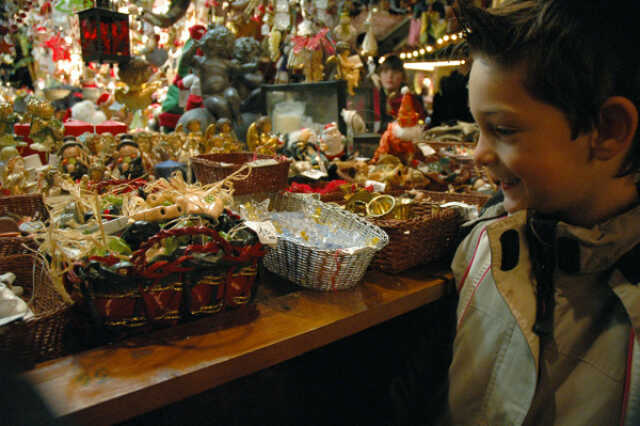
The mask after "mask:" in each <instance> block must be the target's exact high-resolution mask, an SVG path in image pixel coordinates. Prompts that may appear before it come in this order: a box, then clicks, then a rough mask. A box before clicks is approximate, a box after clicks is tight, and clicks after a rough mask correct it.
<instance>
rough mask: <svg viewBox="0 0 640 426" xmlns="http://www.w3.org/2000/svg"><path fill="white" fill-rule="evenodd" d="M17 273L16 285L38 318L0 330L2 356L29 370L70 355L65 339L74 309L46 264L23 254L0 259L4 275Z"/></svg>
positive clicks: (0, 328)
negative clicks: (43, 362) (53, 281)
mask: <svg viewBox="0 0 640 426" xmlns="http://www.w3.org/2000/svg"><path fill="white" fill-rule="evenodd" d="M4 272H13V273H14V274H15V275H16V281H15V285H19V286H22V287H23V288H24V296H23V298H24V300H25V301H27V302H28V301H29V300H31V302H30V303H29V307H30V308H31V310H32V311H33V314H34V316H33V317H32V318H30V319H27V320H24V321H14V322H12V323H9V324H7V325H5V326H2V327H0V354H2V356H6V357H12V358H13V359H15V360H17V361H19V363H20V364H21V365H22V366H24V367H25V368H31V367H33V365H34V364H35V363H37V362H42V361H46V360H49V359H53V358H57V357H60V356H62V355H65V354H66V350H65V345H64V343H63V342H64V339H63V335H64V332H65V329H66V326H67V324H68V323H69V321H70V319H71V314H72V313H71V305H70V304H67V303H66V302H65V301H64V299H63V298H62V296H60V294H58V292H57V291H56V290H55V289H54V288H53V285H52V283H51V279H50V276H49V271H48V268H47V266H46V264H45V263H44V262H43V261H42V260H41V259H40V258H38V257H36V256H33V255H28V254H19V255H13V256H7V257H2V258H0V273H4Z"/></svg>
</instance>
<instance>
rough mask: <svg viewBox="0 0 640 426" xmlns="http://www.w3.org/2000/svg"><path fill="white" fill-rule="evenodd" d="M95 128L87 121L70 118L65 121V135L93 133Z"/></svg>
mask: <svg viewBox="0 0 640 426" xmlns="http://www.w3.org/2000/svg"><path fill="white" fill-rule="evenodd" d="M93 131H94V128H93V126H92V125H91V124H89V123H87V122H86V121H80V120H69V121H66V122H64V135H65V136H80V135H81V134H83V133H86V132H89V133H93Z"/></svg>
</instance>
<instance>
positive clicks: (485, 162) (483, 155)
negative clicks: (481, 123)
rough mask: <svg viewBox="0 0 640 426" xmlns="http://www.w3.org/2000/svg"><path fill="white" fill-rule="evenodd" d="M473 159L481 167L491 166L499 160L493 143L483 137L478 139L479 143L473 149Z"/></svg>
mask: <svg viewBox="0 0 640 426" xmlns="http://www.w3.org/2000/svg"><path fill="white" fill-rule="evenodd" d="M473 159H474V161H475V162H476V164H478V165H479V166H489V165H491V164H494V163H495V162H496V161H497V160H498V157H497V156H496V153H495V151H494V150H493V148H492V146H491V143H490V142H488V141H487V140H486V138H483V137H482V135H480V138H478V143H477V144H476V146H475V148H474V149H473Z"/></svg>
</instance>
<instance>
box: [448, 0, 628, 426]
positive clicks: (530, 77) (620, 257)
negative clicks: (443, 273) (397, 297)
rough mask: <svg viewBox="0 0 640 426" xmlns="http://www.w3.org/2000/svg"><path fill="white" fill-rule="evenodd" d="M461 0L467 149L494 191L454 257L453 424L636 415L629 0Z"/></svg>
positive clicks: (590, 420) (610, 419)
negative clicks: (467, 64) (472, 143)
mask: <svg viewBox="0 0 640 426" xmlns="http://www.w3.org/2000/svg"><path fill="white" fill-rule="evenodd" d="M469 3H470V2H469V1H465V2H461V18H462V21H463V24H464V25H465V27H466V32H467V43H468V47H469V49H470V53H471V57H472V59H473V63H472V69H471V74H470V81H469V105H470V108H471V111H472V113H473V116H474V118H475V120H476V121H477V123H478V125H479V126H480V138H479V141H478V145H477V148H476V149H475V152H474V156H475V160H476V161H477V162H478V164H479V165H481V166H485V167H487V169H488V171H489V173H490V174H491V176H492V177H493V178H494V179H495V180H496V181H499V182H500V187H501V190H502V192H503V194H504V201H503V202H502V203H501V204H498V205H496V206H493V207H492V208H490V209H488V211H487V212H485V214H484V215H483V216H482V217H481V218H480V219H479V220H478V221H477V222H476V223H475V224H473V225H475V226H473V228H472V230H471V232H470V234H469V235H468V236H467V238H466V239H465V240H464V241H463V242H462V244H461V245H460V247H459V248H458V250H457V252H456V255H455V258H454V260H453V263H452V269H453V271H454V275H455V278H456V286H457V289H458V292H459V302H458V309H457V329H456V338H455V341H454V349H453V360H452V363H451V366H450V371H449V379H450V380H449V396H448V405H449V406H448V415H449V417H450V419H449V420H450V421H451V423H453V424H489V425H560V424H562V425H572V426H573V425H613V424H616V425H617V424H628V425H639V424H640V342H639V341H638V332H640V288H639V287H638V283H639V282H640V220H638V219H639V218H640V205H639V203H638V190H637V189H636V185H635V180H636V179H635V178H636V175H637V173H638V169H639V163H640V155H639V154H638V149H639V148H638V147H639V146H640V141H638V140H637V139H638V135H637V129H638V106H639V102H640V79H639V78H638V76H640V69H638V68H639V65H640V61H639V60H638V57H637V55H635V54H631V53H630V52H633V51H635V46H634V44H635V40H636V39H637V35H638V34H637V33H638V31H639V29H640V26H639V25H638V13H637V11H636V6H635V5H634V4H633V3H634V2H632V1H631V0H627V1H619V2H615V7H614V6H613V5H612V4H611V3H610V2H605V1H598V0H580V1H569V0H537V1H511V2H509V1H507V2H503V3H504V4H502V5H501V6H500V7H499V8H497V9H494V10H483V9H478V8H475V7H473V6H470V4H469Z"/></svg>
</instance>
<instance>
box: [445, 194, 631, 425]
mask: <svg viewBox="0 0 640 426" xmlns="http://www.w3.org/2000/svg"><path fill="white" fill-rule="evenodd" d="M528 214H529V215H530V214H531V213H528V212H526V211H522V212H518V213H515V214H513V215H510V216H507V215H506V214H505V213H504V210H503V209H502V206H501V205H498V206H494V207H492V208H491V209H490V210H489V211H487V212H486V213H485V214H484V215H483V216H482V217H481V218H480V220H478V221H476V222H475V223H474V224H473V229H472V231H471V232H470V233H469V235H468V236H467V237H466V238H465V240H464V241H463V242H462V243H461V245H460V246H459V248H458V250H457V251H456V255H455V257H454V260H453V263H452V269H453V272H454V276H455V280H456V289H457V290H458V293H459V301H458V308H457V325H456V326H457V329H456V337H455V340H454V346H453V359H452V363H451V366H450V370H449V395H448V404H449V406H448V410H449V413H448V416H449V417H450V419H451V422H452V424H456V425H459V424H460V425H463V424H473V425H476V424H486V425H522V424H523V423H525V420H526V419H527V416H528V415H530V414H529V411H530V410H531V407H532V403H533V401H534V396H535V395H536V387H537V385H538V381H539V367H540V366H539V363H540V359H541V355H540V337H539V336H538V334H536V333H535V332H534V331H533V328H534V324H535V323H536V311H537V306H539V304H537V303H539V301H538V300H537V298H536V291H537V290H536V288H537V287H536V274H535V273H534V267H533V266H532V261H531V258H530V250H529V246H530V244H529V242H528V241H530V240H528V235H527V230H528V228H527V227H528V226H529V225H528V220H527V215H528ZM486 218H489V219H486ZM529 235H531V234H530V233H529ZM554 238H555V241H556V243H557V244H556V247H557V252H558V255H559V257H562V258H563V260H559V261H558V267H557V268H555V271H554V272H553V274H554V275H553V277H554V280H557V281H558V282H572V283H573V282H575V281H577V282H578V283H580V282H581V281H584V282H590V283H592V284H593V283H595V284H598V285H602V286H609V288H610V289H611V291H609V290H608V289H607V288H606V287H605V290H606V291H609V293H613V294H615V296H611V297H612V298H613V299H616V298H617V299H619V301H620V302H621V303H618V300H617V299H616V300H615V303H616V304H617V305H618V306H619V310H620V313H619V314H618V315H613V316H612V317H611V318H610V321H611V324H612V325H611V326H612V327H615V326H617V325H619V326H621V327H626V328H624V330H625V334H624V338H622V339H618V338H616V340H615V345H616V346H617V345H624V348H623V350H622V351H617V352H616V353H618V354H622V355H621V359H617V358H616V359H615V360H607V361H610V362H611V363H614V364H615V366H616V368H618V371H619V387H618V389H620V394H619V395H620V396H621V398H620V399H621V401H620V403H619V404H617V403H616V404H615V405H616V412H615V413H613V414H611V417H610V418H611V419H615V421H614V422H613V423H615V424H622V425H640V340H639V339H638V336H640V207H635V208H634V209H632V210H629V211H627V212H626V213H624V214H622V215H620V216H617V217H615V218H613V219H611V220H609V221H607V222H606V223H603V224H601V225H598V226H596V227H594V228H591V229H585V228H579V227H575V226H571V225H568V224H566V223H562V222H559V223H557V225H555V235H554ZM569 252H571V253H569ZM567 253H569V254H567ZM567 265H568V266H567ZM561 266H562V267H561ZM563 267H564V269H568V271H566V270H564V269H563ZM563 280H564V281H563ZM600 283H601V284H600ZM607 324H609V323H607ZM607 327H608V326H607ZM607 329H609V327H608V328H607ZM598 333H599V332H597V333H596V334H595V337H594V342H596V343H597V342H598V339H600V338H601V335H600V334H598ZM609 338H610V337H609ZM618 340H620V341H618ZM609 342H611V340H609V341H608V342H607V344H608V343H609ZM601 353H604V356H605V357H606V356H608V355H607V354H608V351H604V352H602V351H601ZM588 361H589V360H587V361H585V360H579V361H578V363H582V364H589V362H588ZM595 364H597V363H595ZM591 367H593V366H592V365H586V368H583V366H581V367H580V369H578V368H576V371H572V372H571V374H575V375H578V376H580V375H582V376H586V377H577V378H576V380H575V382H574V383H575V384H577V385H576V386H575V389H569V392H567V389H564V392H565V394H566V393H569V395H568V398H569V400H570V402H571V398H572V396H571V392H573V391H574V390H575V395H576V397H575V403H570V404H564V405H560V406H559V407H560V408H559V411H558V412H557V413H556V414H557V416H555V419H556V420H555V421H554V424H567V425H571V426H575V425H580V424H595V423H591V420H590V419H593V418H596V417H594V416H596V413H595V410H596V409H597V408H596V407H597V404H591V403H590V401H596V400H598V398H600V397H601V396H602V392H603V390H602V389H598V388H597V386H589V385H586V386H581V385H580V384H588V383H590V378H589V377H588V376H589V374H591V372H594V374H595V372H597V371H596V370H595V369H593V368H591ZM596 367H597V365H596ZM590 368H591V369H590ZM567 374H570V373H567ZM614 376H615V374H612V377H614ZM566 398H567V395H565V399H566ZM609 407H611V404H609ZM591 411H593V413H592V412H591ZM598 415H600V416H601V413H600V414H598ZM600 418H602V417H600ZM527 422H530V420H527Z"/></svg>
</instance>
